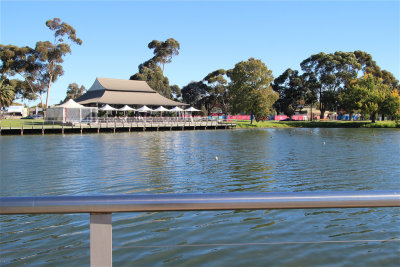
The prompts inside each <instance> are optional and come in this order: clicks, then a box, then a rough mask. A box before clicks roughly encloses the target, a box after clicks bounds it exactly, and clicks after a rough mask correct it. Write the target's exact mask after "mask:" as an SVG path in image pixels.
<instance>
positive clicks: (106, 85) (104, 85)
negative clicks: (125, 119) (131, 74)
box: [88, 77, 156, 93]
mask: <svg viewBox="0 0 400 267" xmlns="http://www.w3.org/2000/svg"><path fill="white" fill-rule="evenodd" d="M95 90H107V91H128V92H148V93H155V92H156V91H154V90H153V89H151V88H150V86H149V85H148V84H147V83H146V82H145V81H136V80H122V79H112V78H101V77H97V78H96V80H95V81H94V83H93V85H92V87H90V89H89V90H88V91H95Z"/></svg>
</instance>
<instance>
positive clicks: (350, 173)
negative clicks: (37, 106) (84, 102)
mask: <svg viewBox="0 0 400 267" xmlns="http://www.w3.org/2000/svg"><path fill="white" fill-rule="evenodd" d="M0 149H1V151H0V152H1V170H0V174H1V178H0V185H1V192H0V196H41V195H94V194H143V193H152V194H157V193H212V192H218V193H224V192H239V191H246V192H296V191H344V190H396V189H400V179H399V177H400V164H399V162H400V131H398V130H393V129H375V130H374V129H257V130H228V131H185V132H145V133H118V134H99V135H96V134H93V135H91V134H88V135H65V136H61V135H47V136H23V137H19V136H15V137H12V136H3V137H0ZM216 157H217V158H218V160H217V159H216ZM399 215H400V209H399V208H363V209H309V210H306V209H304V210H257V211H201V212H200V211H199V212H162V213H161V212H141V213H118V214H113V263H114V265H115V266H131V265H133V264H137V265H141V266H154V265H155V266H157V265H166V266H176V265H179V266H193V265H196V266H198V265H200V266H202V265H203V266H205V265H207V266H208V265H217V266H229V265H233V266H238V265H245V264H249V265H251V266H274V265H285V266H310V265H330V266H336V265H342V266H351V265H358V266H377V265H379V266H385V265H386V266H396V265H399V264H400V242H398V241H392V242H382V241H374V240H392V239H399V238H400V229H399V228H400V227H399V225H400V224H399V222H400V221H399V218H400V217H399ZM359 240H372V241H369V242H367V241H362V242H359ZM325 241H328V242H325ZM23 264H28V265H29V266H46V265H47V266H72V265H76V266H81V265H88V264H89V215H87V214H71V215H18V216H4V215H3V216H0V265H10V266H19V265H23Z"/></svg>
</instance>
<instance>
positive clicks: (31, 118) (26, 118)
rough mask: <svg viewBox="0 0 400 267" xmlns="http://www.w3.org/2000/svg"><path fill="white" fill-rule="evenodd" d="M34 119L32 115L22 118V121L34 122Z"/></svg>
mask: <svg viewBox="0 0 400 267" xmlns="http://www.w3.org/2000/svg"><path fill="white" fill-rule="evenodd" d="M33 119H34V117H32V116H31V115H29V116H26V117H22V118H21V120H33Z"/></svg>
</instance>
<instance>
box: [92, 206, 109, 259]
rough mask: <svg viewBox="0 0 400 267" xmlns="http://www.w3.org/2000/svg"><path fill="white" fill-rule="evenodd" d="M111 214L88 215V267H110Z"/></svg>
mask: <svg viewBox="0 0 400 267" xmlns="http://www.w3.org/2000/svg"><path fill="white" fill-rule="evenodd" d="M111 215H112V214H111V213H90V266H91V267H98V266H112V224H111V221H112V220H111Z"/></svg>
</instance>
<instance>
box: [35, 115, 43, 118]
mask: <svg viewBox="0 0 400 267" xmlns="http://www.w3.org/2000/svg"><path fill="white" fill-rule="evenodd" d="M33 118H34V119H43V116H42V115H33Z"/></svg>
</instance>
